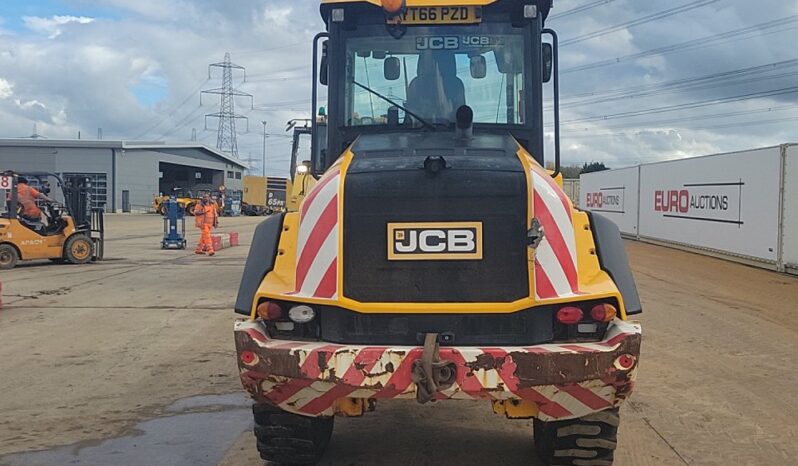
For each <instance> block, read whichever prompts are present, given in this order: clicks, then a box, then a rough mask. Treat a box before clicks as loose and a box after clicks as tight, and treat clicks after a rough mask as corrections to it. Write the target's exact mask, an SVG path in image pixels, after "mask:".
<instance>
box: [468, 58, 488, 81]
mask: <svg viewBox="0 0 798 466" xmlns="http://www.w3.org/2000/svg"><path fill="white" fill-rule="evenodd" d="M487 74H488V65H487V64H486V62H485V57H483V56H482V55H477V56H475V57H471V77H472V78H474V79H482V78H484V77H485V76H487Z"/></svg>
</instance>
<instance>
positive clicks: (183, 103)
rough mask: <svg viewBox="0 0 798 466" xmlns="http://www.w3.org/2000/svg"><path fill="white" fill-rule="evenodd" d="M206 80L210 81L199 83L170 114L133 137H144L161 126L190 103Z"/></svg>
mask: <svg viewBox="0 0 798 466" xmlns="http://www.w3.org/2000/svg"><path fill="white" fill-rule="evenodd" d="M206 82H208V80H207V79H203V80H202V81H201V82H200V83H199V85H197V87H196V88H195V89H193V90H192V91H191V93H189V94H188V95H186V98H185V99H183V100H182V101H180V103H179V104H177V105H176V106H175V107H173V108H172V110H171V111H170V112H169V113H168V114H166V115H165V116H164V117H162V118H161V119H160V120H158V121H157V122H156V123H155V124H154V125H152V126H150V127H149V128H147V129H146V130H144V131H143V132H142V133H140V134H139V135H138V136H136V137H135V138H133V139H141V138H142V137H144V136H145V135H146V134H147V133H149V132H150V131H153V130H154V129H155V128H157V127H159V126H161V123H163V122H164V121H166V119H167V118H170V117H172V116H173V115H174V114H175V113H177V111H178V110H179V109H181V108H183V106H184V105H186V104H187V103H188V101H189V100H191V98H192V97H194V96H195V95H196V94H197V92H198V91H199V90H200V89H202V86H204V85H205V83H206Z"/></svg>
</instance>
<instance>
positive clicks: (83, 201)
mask: <svg viewBox="0 0 798 466" xmlns="http://www.w3.org/2000/svg"><path fill="white" fill-rule="evenodd" d="M21 182H22V183H21ZM34 182H35V183H34ZM29 183H30V184H29ZM53 183H55V185H56V186H57V187H58V188H59V191H60V196H58V197H60V200H62V201H63V202H42V201H38V200H36V199H34V196H31V194H30V193H39V192H40V190H45V189H46V188H45V187H48V186H52V184H53ZM33 184H35V185H37V186H39V189H37V188H35V187H33V186H31V185H33ZM90 188H91V186H90V180H89V179H88V178H85V177H81V176H69V177H67V178H65V179H62V178H61V177H59V176H58V175H56V174H54V173H45V172H34V173H25V174H19V173H14V172H10V171H8V172H4V173H2V174H0V189H2V190H5V191H6V198H5V199H4V201H5V206H6V209H5V212H4V213H2V214H0V269H12V268H14V267H15V266H16V264H17V262H18V261H20V260H37V259H50V260H52V261H54V262H64V261H66V262H69V263H73V264H84V263H86V262H90V261H92V260H99V259H102V257H103V250H104V240H105V226H104V216H103V211H102V209H95V208H92V207H91V196H90ZM47 189H49V188H47ZM23 196H25V197H26V198H25V199H23ZM31 202H36V203H37V206H36V208H35V210H36V211H37V212H36V213H37V216H36V217H34V216H31V215H26V214H28V213H29V212H26V207H28V208H30V203H31ZM38 204H41V207H39V205H38Z"/></svg>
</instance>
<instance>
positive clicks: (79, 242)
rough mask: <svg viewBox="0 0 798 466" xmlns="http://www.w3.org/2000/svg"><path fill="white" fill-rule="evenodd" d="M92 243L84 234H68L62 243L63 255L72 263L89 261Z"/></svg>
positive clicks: (92, 248) (91, 253)
mask: <svg viewBox="0 0 798 466" xmlns="http://www.w3.org/2000/svg"><path fill="white" fill-rule="evenodd" d="M93 252H94V243H92V241H91V238H89V237H88V236H86V235H74V236H70V237H69V239H68V240H67V241H66V243H65V244H64V257H65V258H66V260H67V261H69V262H71V263H73V264H85V263H87V262H90V261H91V258H92V256H93V255H94V254H93Z"/></svg>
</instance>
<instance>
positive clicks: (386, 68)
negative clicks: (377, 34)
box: [382, 57, 402, 81]
mask: <svg viewBox="0 0 798 466" xmlns="http://www.w3.org/2000/svg"><path fill="white" fill-rule="evenodd" d="M382 72H383V75H385V80H386V81H396V80H397V79H399V76H401V74H402V65H401V63H400V62H399V59H398V58H396V57H388V58H386V59H385V61H384V62H383V64H382Z"/></svg>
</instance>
